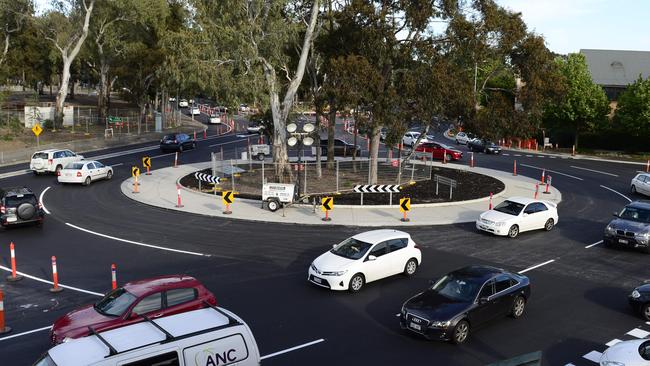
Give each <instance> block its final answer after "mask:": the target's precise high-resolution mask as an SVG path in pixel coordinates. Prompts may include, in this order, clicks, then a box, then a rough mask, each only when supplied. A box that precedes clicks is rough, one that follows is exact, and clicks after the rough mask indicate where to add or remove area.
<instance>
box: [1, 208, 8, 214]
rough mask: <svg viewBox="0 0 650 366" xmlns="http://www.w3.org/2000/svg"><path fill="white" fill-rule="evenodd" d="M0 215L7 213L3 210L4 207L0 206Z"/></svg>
mask: <svg viewBox="0 0 650 366" xmlns="http://www.w3.org/2000/svg"><path fill="white" fill-rule="evenodd" d="M0 213H3V214H6V213H7V209H6V208H5V206H0Z"/></svg>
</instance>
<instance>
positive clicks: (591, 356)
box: [582, 351, 603, 363]
mask: <svg viewBox="0 0 650 366" xmlns="http://www.w3.org/2000/svg"><path fill="white" fill-rule="evenodd" d="M602 355H603V354H602V353H600V352H598V351H591V352H589V353H587V354H586V355H584V356H582V357H583V358H586V359H588V360H589V361H591V362H595V363H598V362H600V357H601V356H602Z"/></svg>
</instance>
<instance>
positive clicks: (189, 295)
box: [163, 287, 205, 316]
mask: <svg viewBox="0 0 650 366" xmlns="http://www.w3.org/2000/svg"><path fill="white" fill-rule="evenodd" d="M198 297H199V291H198V290H197V289H195V288H193V287H189V288H177V289H173V290H167V291H165V299H164V300H165V307H164V310H163V314H164V315H165V316H167V315H172V314H178V313H182V312H185V311H189V310H195V309H200V308H203V307H204V306H205V305H204V304H202V303H201V302H199V301H198Z"/></svg>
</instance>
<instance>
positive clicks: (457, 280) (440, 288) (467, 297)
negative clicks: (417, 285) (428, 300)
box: [431, 273, 481, 302]
mask: <svg viewBox="0 0 650 366" xmlns="http://www.w3.org/2000/svg"><path fill="white" fill-rule="evenodd" d="M480 289H481V283H479V282H476V281H473V280H472V279H471V278H469V279H468V278H462V277H458V276H456V275H454V274H453V273H450V274H448V275H446V276H444V277H442V278H441V279H439V280H438V281H436V283H435V284H433V286H431V290H432V291H435V292H437V293H438V294H440V295H442V296H444V297H446V298H448V299H451V300H455V301H462V302H472V301H474V299H475V298H476V295H477V294H478V292H479V290H480Z"/></svg>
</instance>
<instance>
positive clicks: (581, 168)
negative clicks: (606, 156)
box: [571, 165, 618, 177]
mask: <svg viewBox="0 0 650 366" xmlns="http://www.w3.org/2000/svg"><path fill="white" fill-rule="evenodd" d="M571 168H574V169H580V170H586V171H588V172H594V173H600V174H605V175H609V176H612V177H618V175H616V174H612V173H607V172H603V171H600V170H594V169H588V168H583V167H580V166H575V165H571Z"/></svg>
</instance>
